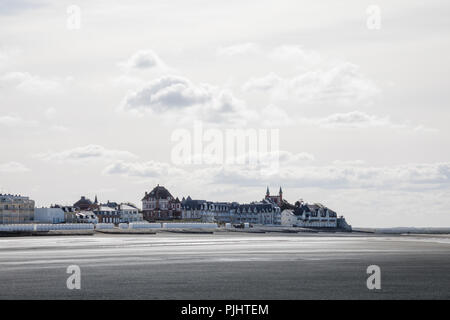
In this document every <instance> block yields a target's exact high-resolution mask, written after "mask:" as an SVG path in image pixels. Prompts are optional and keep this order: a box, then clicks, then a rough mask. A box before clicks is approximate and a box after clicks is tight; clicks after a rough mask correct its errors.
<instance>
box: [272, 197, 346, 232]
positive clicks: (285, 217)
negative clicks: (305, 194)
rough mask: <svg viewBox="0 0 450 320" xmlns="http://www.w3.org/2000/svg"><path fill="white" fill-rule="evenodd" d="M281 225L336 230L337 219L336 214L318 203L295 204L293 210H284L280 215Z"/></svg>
mask: <svg viewBox="0 0 450 320" xmlns="http://www.w3.org/2000/svg"><path fill="white" fill-rule="evenodd" d="M293 216H294V217H295V218H294V217H293ZM281 219H282V224H283V225H290V226H292V225H295V226H298V227H311V228H337V227H338V217H337V214H336V212H334V211H333V210H331V209H329V208H327V207H325V206H323V205H321V204H320V203H315V204H305V203H297V205H296V207H295V209H294V210H291V209H286V210H283V212H282V214H281Z"/></svg>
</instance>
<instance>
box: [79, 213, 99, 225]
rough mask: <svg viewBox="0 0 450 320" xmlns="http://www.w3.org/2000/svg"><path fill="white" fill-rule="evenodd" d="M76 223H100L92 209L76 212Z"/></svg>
mask: <svg viewBox="0 0 450 320" xmlns="http://www.w3.org/2000/svg"><path fill="white" fill-rule="evenodd" d="M75 216H76V223H93V224H97V223H98V218H97V216H96V215H95V214H94V212H92V211H79V212H76V213H75Z"/></svg>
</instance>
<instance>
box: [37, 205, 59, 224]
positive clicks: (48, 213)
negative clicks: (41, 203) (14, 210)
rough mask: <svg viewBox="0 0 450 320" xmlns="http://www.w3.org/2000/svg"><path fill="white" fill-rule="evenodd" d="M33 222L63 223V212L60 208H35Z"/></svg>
mask: <svg viewBox="0 0 450 320" xmlns="http://www.w3.org/2000/svg"><path fill="white" fill-rule="evenodd" d="M34 221H35V222H37V223H64V222H65V216H64V211H63V209H61V208H36V209H34Z"/></svg>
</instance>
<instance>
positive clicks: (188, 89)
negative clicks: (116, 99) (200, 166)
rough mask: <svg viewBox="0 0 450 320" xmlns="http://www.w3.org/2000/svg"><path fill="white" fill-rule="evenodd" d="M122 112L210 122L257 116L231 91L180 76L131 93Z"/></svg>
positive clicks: (242, 119) (159, 79)
mask: <svg viewBox="0 0 450 320" xmlns="http://www.w3.org/2000/svg"><path fill="white" fill-rule="evenodd" d="M120 109H121V110H124V111H129V112H132V113H138V114H143V113H145V112H150V113H154V114H160V115H161V114H162V115H163V114H166V113H167V114H169V115H170V116H172V117H177V118H181V119H184V118H186V117H187V118H193V119H197V120H204V121H207V122H234V121H246V120H247V119H249V118H251V117H252V116H253V115H254V114H253V113H252V112H251V111H250V110H249V109H248V108H247V107H246V105H245V103H244V102H243V101H242V100H240V99H238V98H236V97H235V96H234V95H233V94H232V93H231V91H229V90H224V89H219V88H217V87H214V86H211V85H209V84H194V83H193V82H191V81H190V80H189V79H187V78H184V77H180V76H163V77H160V78H158V79H155V80H153V81H151V82H149V83H147V84H145V85H144V86H142V87H141V88H140V89H138V90H135V91H131V92H129V93H128V94H127V95H126V97H125V98H124V100H123V101H122V104H121V107H120ZM172 119H173V118H172Z"/></svg>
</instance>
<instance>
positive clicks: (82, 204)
mask: <svg viewBox="0 0 450 320" xmlns="http://www.w3.org/2000/svg"><path fill="white" fill-rule="evenodd" d="M96 198H97V197H96ZM96 200H97V199H96ZM95 203H96V202H95ZM93 204H94V202H92V201H91V200H90V199H88V198H86V197H84V196H82V197H81V198H80V200H78V201H77V202H75V203H74V204H73V206H74V207H75V208H77V209H79V210H89V209H90V208H91V206H92V205H93Z"/></svg>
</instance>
